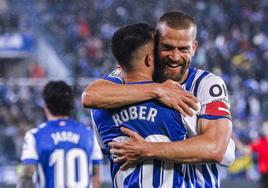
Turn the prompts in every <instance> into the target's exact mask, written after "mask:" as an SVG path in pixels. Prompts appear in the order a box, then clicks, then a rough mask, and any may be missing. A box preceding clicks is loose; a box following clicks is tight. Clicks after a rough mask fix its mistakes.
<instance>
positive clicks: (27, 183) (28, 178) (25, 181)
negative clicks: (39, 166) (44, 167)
mask: <svg viewBox="0 0 268 188" xmlns="http://www.w3.org/2000/svg"><path fill="white" fill-rule="evenodd" d="M34 171H35V166H33V165H25V166H24V165H23V166H22V174H21V176H20V177H19V180H18V182H17V186H16V188H34V187H35V185H34V183H33V179H32V177H33V173H34Z"/></svg>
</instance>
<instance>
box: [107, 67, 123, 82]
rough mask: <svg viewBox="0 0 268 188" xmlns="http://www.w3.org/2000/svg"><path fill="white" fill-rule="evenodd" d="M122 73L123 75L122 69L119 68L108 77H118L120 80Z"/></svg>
mask: <svg viewBox="0 0 268 188" xmlns="http://www.w3.org/2000/svg"><path fill="white" fill-rule="evenodd" d="M121 73H122V68H121V67H117V68H116V69H114V70H113V71H112V72H111V73H110V74H109V75H108V76H109V77H117V78H120V79H121Z"/></svg>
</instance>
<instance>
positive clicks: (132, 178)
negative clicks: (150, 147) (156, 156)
mask: <svg viewBox="0 0 268 188" xmlns="http://www.w3.org/2000/svg"><path fill="white" fill-rule="evenodd" d="M140 170H141V164H138V165H137V167H136V169H135V170H134V171H133V172H132V173H131V174H130V175H129V176H128V177H126V178H125V180H124V187H140V184H139V174H140ZM120 188H121V187H120Z"/></svg>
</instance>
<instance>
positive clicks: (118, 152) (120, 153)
mask: <svg viewBox="0 0 268 188" xmlns="http://www.w3.org/2000/svg"><path fill="white" fill-rule="evenodd" d="M110 153H111V154H112V155H114V156H123V155H124V154H125V151H124V150H123V149H110Z"/></svg>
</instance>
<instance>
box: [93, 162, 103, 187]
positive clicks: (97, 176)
mask: <svg viewBox="0 0 268 188" xmlns="http://www.w3.org/2000/svg"><path fill="white" fill-rule="evenodd" d="M92 181H93V188H100V187H101V180H100V167H99V165H94V167H93V178H92Z"/></svg>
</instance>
